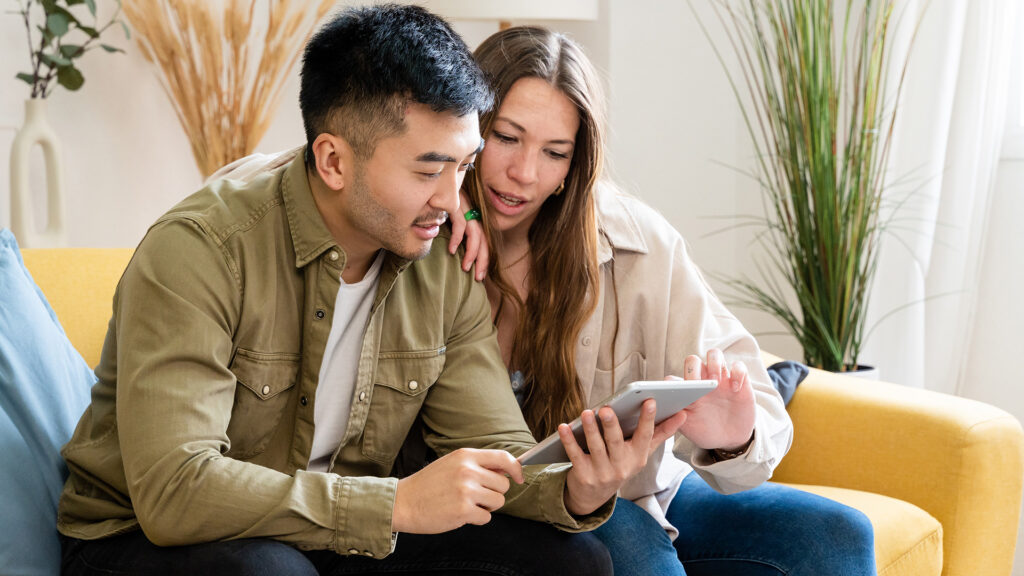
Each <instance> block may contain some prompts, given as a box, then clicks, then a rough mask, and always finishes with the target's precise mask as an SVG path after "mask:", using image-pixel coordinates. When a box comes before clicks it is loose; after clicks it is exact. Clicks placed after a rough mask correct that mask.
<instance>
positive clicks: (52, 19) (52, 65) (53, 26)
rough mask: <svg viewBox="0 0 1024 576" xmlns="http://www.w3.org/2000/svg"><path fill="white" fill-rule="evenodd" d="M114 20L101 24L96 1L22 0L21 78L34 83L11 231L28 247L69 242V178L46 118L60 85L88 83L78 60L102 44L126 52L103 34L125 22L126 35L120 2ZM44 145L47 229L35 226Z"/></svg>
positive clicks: (21, 136)
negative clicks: (35, 184) (38, 153)
mask: <svg viewBox="0 0 1024 576" xmlns="http://www.w3.org/2000/svg"><path fill="white" fill-rule="evenodd" d="M114 1H115V3H116V4H117V8H116V10H115V11H114V13H113V15H112V16H111V17H110V19H109V20H107V22H106V23H105V24H103V25H102V26H98V24H99V19H98V17H97V15H96V1H95V0H39V1H35V0H26V1H24V2H21V1H19V2H18V11H17V12H14V13H15V14H18V15H20V16H21V18H22V20H24V22H25V35H26V38H27V39H28V49H29V63H30V68H29V71H28V72H19V73H18V74H17V76H16V78H17V79H19V80H22V81H24V82H25V83H26V84H28V85H29V86H31V88H32V91H31V94H30V98H29V99H28V100H26V101H25V122H24V125H23V126H22V127H21V129H20V130H19V131H18V133H17V135H16V136H15V138H14V142H13V143H12V145H11V229H12V231H13V232H14V235H15V236H17V237H18V239H19V240H20V241H21V245H22V246H24V247H44V246H53V245H62V244H63V243H64V222H63V220H64V218H63V201H64V196H63V179H62V172H61V153H60V144H59V141H58V140H57V136H56V133H55V132H54V131H53V129H52V128H51V127H50V124H49V122H47V119H46V97H48V96H49V95H50V94H51V93H52V92H53V89H54V86H55V83H56V84H59V85H60V86H63V87H64V88H66V89H68V90H70V91H72V92H73V91H76V90H78V89H79V88H81V87H82V85H83V84H84V83H85V77H84V76H83V75H82V71H81V70H79V69H78V67H77V66H75V62H76V60H78V59H79V58H81V57H82V56H84V55H85V54H86V53H87V52H89V51H91V50H93V49H96V48H100V49H102V50H104V51H106V52H123V50H121V49H120V48H118V47H116V46H111V45H109V44H103V43H101V42H100V37H101V36H102V35H103V33H104V32H106V30H107V29H108V28H110V27H111V26H113V25H114V24H121V26H122V28H123V29H124V33H125V36H126V37H127V36H128V28H127V27H126V26H124V23H123V22H121V21H120V20H119V19H118V15H119V14H120V11H121V2H120V0H114ZM36 145H39V146H41V147H42V149H43V160H44V163H45V170H46V185H47V209H48V212H49V216H48V218H47V226H46V229H45V230H44V231H42V232H37V231H36V230H35V226H34V225H33V222H34V215H33V210H32V202H31V200H32V195H31V191H30V186H29V159H30V158H29V154H30V152H31V150H32V148H33V147H35V146H36Z"/></svg>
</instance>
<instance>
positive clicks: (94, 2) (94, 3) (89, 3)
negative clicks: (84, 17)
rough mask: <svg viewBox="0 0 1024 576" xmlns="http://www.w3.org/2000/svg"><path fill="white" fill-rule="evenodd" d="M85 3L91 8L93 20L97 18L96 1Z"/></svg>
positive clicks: (85, 0) (86, 1)
mask: <svg viewBox="0 0 1024 576" xmlns="http://www.w3.org/2000/svg"><path fill="white" fill-rule="evenodd" d="M84 2H85V4H86V6H88V7H89V13H90V14H92V17H93V18H95V17H96V0H84Z"/></svg>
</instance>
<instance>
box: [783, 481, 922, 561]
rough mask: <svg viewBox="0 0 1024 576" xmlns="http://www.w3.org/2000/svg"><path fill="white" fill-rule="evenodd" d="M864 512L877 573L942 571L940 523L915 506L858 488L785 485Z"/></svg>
mask: <svg viewBox="0 0 1024 576" xmlns="http://www.w3.org/2000/svg"><path fill="white" fill-rule="evenodd" d="M787 486H792V487H793V488H797V489H799V490H804V491H806V492H811V493H813V494H817V495H819V496H824V497H826V498H830V499H832V500H835V501H837V502H841V503H843V504H846V505H847V506H850V507H851V508H856V509H857V510H860V511H861V512H863V513H864V514H865V515H866V516H867V517H868V519H869V520H871V526H872V527H873V528H874V529H875V563H876V566H877V567H878V576H904V575H906V576H939V574H941V573H942V525H941V524H939V521H938V520H936V519H935V518H933V517H932V516H931V514H928V513H927V512H925V511H924V510H921V509H920V508H918V507H917V506H914V505H913V504H910V503H909V502H904V501H903V500H897V499H896V498H890V497H888V496H882V495H880V494H873V493H871V492H861V491H860V490H848V489H845V488H834V487H831V486H810V485H805V484H787Z"/></svg>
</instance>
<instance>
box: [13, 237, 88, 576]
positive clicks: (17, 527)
mask: <svg viewBox="0 0 1024 576" xmlns="http://www.w3.org/2000/svg"><path fill="white" fill-rule="evenodd" d="M94 382H95V376H94V375H93V373H92V370H90V369H89V366H88V365H86V363H85V361H84V360H82V357H81V356H80V355H79V354H78V352H76V351H75V349H74V348H73V347H72V346H71V343H70V342H69V341H68V339H67V337H66V336H65V335H64V330H63V329H62V328H61V326H60V323H59V322H58V321H57V316H56V315H55V314H54V312H53V310H52V309H51V308H50V305H49V304H48V303H47V301H46V298H45V297H44V296H43V293H42V292H41V291H40V290H39V288H38V287H37V286H36V284H35V282H33V281H32V277H31V275H30V274H29V273H28V271H27V270H26V269H25V267H24V264H23V262H22V259H21V253H20V251H19V250H18V245H17V242H16V241H15V239H14V235H13V234H11V232H10V231H9V230H6V229H3V230H0V493H2V494H3V498H2V499H0V518H2V519H3V520H2V523H3V525H4V527H5V528H4V530H3V531H2V532H3V536H2V537H0V566H3V572H4V574H26V575H28V574H33V575H34V574H59V572H60V566H59V561H60V543H59V541H58V539H57V499H58V498H59V496H60V492H61V489H62V488H63V485H64V479H65V477H66V476H67V468H66V466H65V465H64V461H63V459H62V458H61V455H60V448H61V446H63V445H64V443H66V442H67V441H68V439H69V438H70V437H71V433H72V432H73V430H74V427H75V425H76V424H77V423H78V419H79V417H80V416H81V414H82V411H83V410H84V409H85V407H86V406H87V405H88V404H89V389H90V387H91V386H92V385H93V383H94Z"/></svg>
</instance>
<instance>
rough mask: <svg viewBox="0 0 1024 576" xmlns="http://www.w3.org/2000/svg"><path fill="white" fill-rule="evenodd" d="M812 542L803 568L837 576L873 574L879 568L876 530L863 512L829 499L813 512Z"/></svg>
mask: <svg viewBox="0 0 1024 576" xmlns="http://www.w3.org/2000/svg"><path fill="white" fill-rule="evenodd" d="M808 516H810V517H809V518H808V526H807V529H808V536H809V537H808V538H805V539H804V541H805V542H807V543H808V546H807V549H806V556H805V561H804V562H802V563H801V566H802V567H804V569H802V570H794V572H793V573H794V574H805V573H806V574H810V573H811V572H810V571H812V570H813V571H815V572H816V573H821V572H818V571H825V572H826V573H829V574H835V575H837V576H847V575H848V576H869V575H873V574H874V573H875V572H874V569H875V531H874V528H873V527H872V526H871V521H870V520H869V519H868V517H867V516H865V515H864V513H863V512H861V511H860V510H857V509H855V508H851V507H849V506H846V505H844V504H840V503H838V502H833V501H831V500H830V501H828V504H826V505H823V506H821V507H819V508H818V509H817V510H816V511H814V512H812V513H811V514H809V515H808Z"/></svg>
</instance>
